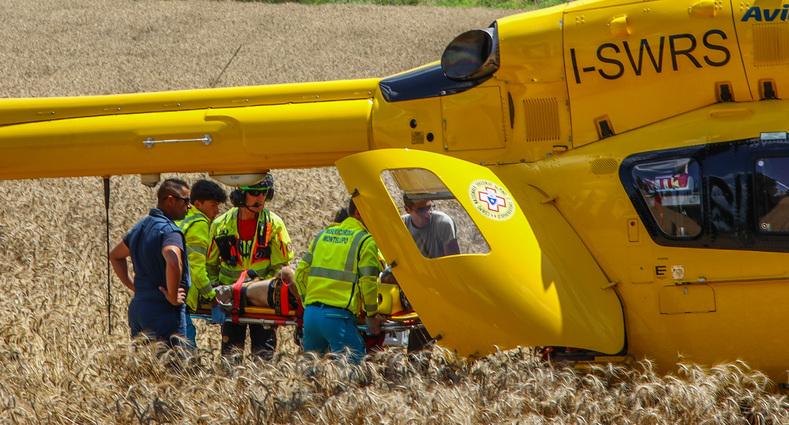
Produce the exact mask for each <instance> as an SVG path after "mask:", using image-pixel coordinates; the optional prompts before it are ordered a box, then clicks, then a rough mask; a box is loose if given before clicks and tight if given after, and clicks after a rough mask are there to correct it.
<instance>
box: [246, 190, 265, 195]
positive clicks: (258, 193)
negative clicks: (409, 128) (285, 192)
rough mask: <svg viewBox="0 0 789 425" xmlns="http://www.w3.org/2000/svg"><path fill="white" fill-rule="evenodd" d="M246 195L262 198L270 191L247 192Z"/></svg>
mask: <svg viewBox="0 0 789 425" xmlns="http://www.w3.org/2000/svg"><path fill="white" fill-rule="evenodd" d="M244 193H248V194H249V195H250V196H260V195H265V194H267V193H268V189H266V190H245V191H244Z"/></svg>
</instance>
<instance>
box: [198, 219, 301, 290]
mask: <svg viewBox="0 0 789 425" xmlns="http://www.w3.org/2000/svg"><path fill="white" fill-rule="evenodd" d="M209 237H210V244H209V246H208V256H207V260H206V271H207V272H208V279H209V280H210V281H211V283H221V284H223V285H230V284H232V283H234V282H235V281H236V280H238V277H239V276H241V273H242V272H243V271H244V270H254V271H255V272H257V274H258V276H260V277H261V278H262V279H267V278H269V277H272V276H273V275H274V274H275V273H276V272H277V271H279V270H280V269H281V268H282V266H284V265H287V264H288V262H290V260H292V259H293V253H292V252H290V250H289V245H290V236H289V235H288V230H287V229H286V228H285V223H284V222H283V221H282V219H281V218H280V217H279V216H278V215H276V214H274V213H273V212H271V211H269V210H268V209H263V210H262V211H261V212H260V213H258V222H257V227H256V228H255V236H254V237H253V239H252V240H250V241H242V240H241V239H240V237H239V234H238V208H231V209H230V210H228V211H227V212H226V213H224V214H222V215H220V216H219V217H217V218H215V219H214V222H213V223H211V230H210V233H209Z"/></svg>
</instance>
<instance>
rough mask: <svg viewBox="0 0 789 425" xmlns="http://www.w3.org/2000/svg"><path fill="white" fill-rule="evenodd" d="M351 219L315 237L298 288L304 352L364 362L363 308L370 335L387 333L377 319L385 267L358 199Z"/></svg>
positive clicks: (350, 208) (298, 275) (350, 209)
mask: <svg viewBox="0 0 789 425" xmlns="http://www.w3.org/2000/svg"><path fill="white" fill-rule="evenodd" d="M348 215H349V216H348V218H346V219H345V220H343V221H342V222H341V223H339V224H332V225H330V226H329V227H327V228H326V229H324V230H323V231H321V232H320V233H318V235H317V236H315V238H314V239H313V241H312V243H311V244H310V247H309V250H308V251H307V252H306V253H305V254H304V256H303V258H302V259H301V261H300V262H299V265H298V267H297V269H296V287H297V289H298V291H299V294H300V295H301V299H302V301H303V304H304V305H305V309H304V351H314V352H318V353H321V354H323V353H325V352H326V351H327V350H329V351H331V352H333V353H340V352H343V351H344V350H345V349H346V348H348V349H350V351H351V355H352V358H351V360H352V361H353V362H356V363H358V362H360V361H361V359H362V357H363V356H364V352H365V346H364V342H363V341H362V337H361V335H360V334H359V331H358V330H357V328H356V323H357V320H358V316H359V314H360V311H361V309H362V308H363V309H364V311H365V312H366V314H367V325H368V329H369V332H370V333H372V334H374V335H377V334H379V333H380V332H381V329H380V324H381V318H380V317H379V316H377V311H378V283H377V279H378V274H379V273H380V272H381V263H380V262H379V256H378V246H377V245H376V244H375V241H374V240H373V238H372V235H370V234H369V233H368V232H367V229H366V228H365V227H364V223H363V222H362V218H361V215H360V214H359V211H358V210H357V209H356V205H355V204H354V202H353V200H351V201H350V203H349V205H348ZM360 294H361V296H360ZM360 298H361V301H360Z"/></svg>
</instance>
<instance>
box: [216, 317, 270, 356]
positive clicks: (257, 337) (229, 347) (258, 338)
mask: <svg viewBox="0 0 789 425" xmlns="http://www.w3.org/2000/svg"><path fill="white" fill-rule="evenodd" d="M247 327H249V339H250V341H251V342H252V355H254V356H260V357H262V358H264V359H266V360H268V359H271V357H272V356H273V355H274V349H275V348H277V331H276V329H266V328H265V327H263V325H248V324H242V323H239V324H235V323H225V324H223V325H222V355H228V354H231V353H232V352H233V350H244V343H245V342H246V339H247Z"/></svg>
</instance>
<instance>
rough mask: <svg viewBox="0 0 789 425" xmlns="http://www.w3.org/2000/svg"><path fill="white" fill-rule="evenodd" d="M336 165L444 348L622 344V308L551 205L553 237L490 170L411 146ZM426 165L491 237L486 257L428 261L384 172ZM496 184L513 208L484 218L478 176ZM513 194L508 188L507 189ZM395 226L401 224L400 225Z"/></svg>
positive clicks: (609, 347) (533, 204)
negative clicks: (544, 235)
mask: <svg viewBox="0 0 789 425" xmlns="http://www.w3.org/2000/svg"><path fill="white" fill-rule="evenodd" d="M337 168H338V170H339V172H340V174H341V176H342V178H343V180H344V181H345V183H346V185H347V187H348V189H349V191H357V190H358V193H359V195H358V196H357V197H356V198H355V199H356V202H357V206H358V207H359V209H360V210H361V211H362V216H363V218H364V221H365V223H366V225H367V226H368V228H369V229H370V230H371V232H372V233H373V235H374V236H375V238H376V241H377V242H378V245H379V247H380V248H381V250H382V252H383V254H384V256H385V257H386V258H387V260H388V261H390V262H395V263H396V264H397V265H396V267H394V269H393V272H394V274H395V276H396V277H397V280H398V282H399V283H400V285H401V286H402V287H403V289H404V291H405V292H406V293H407V294H408V297H409V300H410V301H411V302H412V304H413V305H414V307H415V309H416V310H417V312H419V315H420V317H421V318H422V320H423V322H424V323H425V325H426V326H427V328H428V330H429V331H430V332H431V333H432V334H433V335H440V336H441V344H442V345H444V346H447V347H449V348H452V349H455V350H457V351H458V352H460V353H461V354H484V353H488V352H490V351H492V350H494V349H495V347H501V348H509V347H514V346H517V345H566V346H574V347H581V348H588V349H592V350H597V351H601V352H605V353H616V352H618V351H619V350H620V349H621V348H622V347H623V344H624V329H623V328H624V325H623V321H622V320H623V319H622V311H621V306H620V305H619V301H618V299H617V298H616V295H615V294H614V292H613V290H612V289H610V288H607V289H604V288H606V287H608V281H607V280H606V279H605V277H604V276H603V274H602V273H601V271H600V270H599V268H597V266H596V264H595V263H594V260H593V259H592V258H591V256H590V255H589V252H588V251H587V250H586V249H585V248H584V246H583V244H582V243H581V242H580V241H579V240H578V239H577V236H575V235H574V233H573V232H572V229H569V228H568V227H567V224H566V222H564V221H563V220H562V218H561V217H560V216H559V215H558V214H556V212H555V211H553V212H551V211H546V210H543V211H541V212H537V214H541V215H542V216H543V217H544V216H550V217H552V218H551V219H550V220H548V221H546V222H543V223H540V226H552V227H550V230H552V231H553V233H554V235H553V236H552V238H551V239H548V240H542V239H538V238H537V237H535V233H534V231H533V230H532V225H531V223H530V221H529V220H528V219H527V218H526V216H525V215H524V211H523V210H521V206H523V205H524V204H523V203H522V202H524V201H525V202H526V204H525V205H528V207H527V208H530V209H531V208H534V209H538V208H539V207H538V205H539V203H538V201H536V200H535V199H528V200H524V199H523V198H522V197H518V196H516V198H517V200H516V199H514V198H513V197H512V196H511V195H509V194H508V191H507V189H506V187H505V186H504V185H503V184H502V183H501V180H499V178H498V177H496V175H495V174H493V172H491V170H490V169H488V168H485V167H481V166H478V165H475V164H472V163H469V162H465V161H461V160H458V159H454V158H450V157H447V156H442V155H436V154H432V153H428V152H422V151H415V150H400V149H397V150H395V149H386V150H379V151H373V152H366V153H361V154H356V155H352V156H350V157H347V158H343V159H342V160H340V161H339V162H338V163H337ZM397 168H425V169H428V170H430V171H432V172H434V173H435V174H436V175H438V176H439V178H441V180H442V181H443V183H444V185H445V186H446V187H447V188H448V189H449V190H450V191H451V192H453V193H454V195H455V197H456V199H457V200H458V202H459V203H460V204H461V205H462V206H463V208H464V209H465V210H466V211H467V212H468V213H469V215H470V216H471V218H472V220H473V221H474V223H475V224H476V225H477V227H478V228H479V230H480V232H481V233H482V236H483V237H484V238H485V240H486V241H488V243H489V245H490V247H491V250H490V252H489V253H487V254H481V255H479V254H476V255H455V256H450V257H443V258H434V259H428V258H425V257H423V256H422V255H421V253H420V252H419V250H418V249H417V247H416V244H414V243H413V241H412V240H411V235H410V233H408V230H407V229H406V228H405V225H403V224H402V221H401V219H400V212H399V211H398V209H397V207H396V206H395V203H394V201H393V200H392V199H391V196H390V195H389V193H388V192H387V191H386V188H385V187H384V185H383V181H382V179H381V173H382V172H383V171H384V170H388V169H397ZM480 181H484V182H486V183H485V184H484V185H485V186H487V187H492V188H495V189H496V191H497V193H500V194H501V195H502V196H503V199H505V200H506V201H507V202H510V203H511V204H510V205H512V206H513V207H514V208H512V209H510V210H508V211H509V212H507V213H504V214H483V212H482V211H483V210H480V209H478V207H480V204H479V203H478V202H477V201H475V200H474V198H472V193H476V192H474V190H473V188H474V187H478V185H479V182H480ZM513 195H514V194H513ZM396 223H399V224H396Z"/></svg>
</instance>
